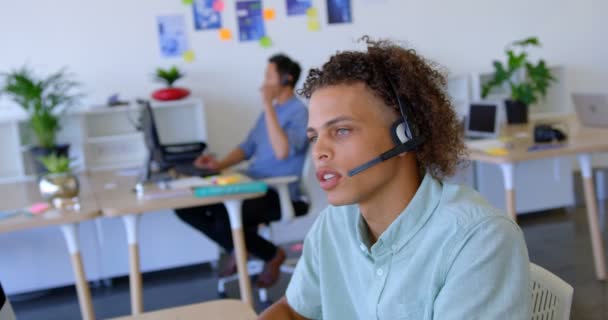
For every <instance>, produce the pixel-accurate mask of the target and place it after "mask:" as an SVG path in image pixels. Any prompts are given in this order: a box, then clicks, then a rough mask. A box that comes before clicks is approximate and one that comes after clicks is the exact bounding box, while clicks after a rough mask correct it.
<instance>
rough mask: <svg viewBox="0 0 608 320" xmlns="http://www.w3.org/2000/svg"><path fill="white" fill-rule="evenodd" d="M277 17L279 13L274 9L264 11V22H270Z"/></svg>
mask: <svg viewBox="0 0 608 320" xmlns="http://www.w3.org/2000/svg"><path fill="white" fill-rule="evenodd" d="M276 17H277V12H276V11H275V10H274V9H272V8H269V9H264V20H266V21H269V20H274V18H276Z"/></svg>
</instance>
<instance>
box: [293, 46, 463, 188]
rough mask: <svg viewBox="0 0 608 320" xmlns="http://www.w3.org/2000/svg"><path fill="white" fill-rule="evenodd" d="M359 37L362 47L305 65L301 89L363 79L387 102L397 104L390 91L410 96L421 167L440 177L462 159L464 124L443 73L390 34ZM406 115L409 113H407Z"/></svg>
mask: <svg viewBox="0 0 608 320" xmlns="http://www.w3.org/2000/svg"><path fill="white" fill-rule="evenodd" d="M360 41H363V42H365V44H366V45H367V52H361V51H344V52H338V53H336V54H335V55H333V56H332V57H331V58H330V59H329V61H328V62H326V63H325V64H324V65H323V67H322V68H320V69H312V70H310V72H309V74H308V77H307V78H306V82H305V83H304V87H303V88H302V89H301V90H299V91H298V93H299V94H300V95H303V96H304V97H306V98H308V99H310V97H311V96H312V94H313V93H314V92H315V90H317V89H320V88H324V87H328V86H333V85H339V84H355V83H359V82H362V83H364V84H365V85H366V86H367V87H368V88H370V89H371V90H372V91H373V93H374V94H375V95H376V96H377V97H379V98H380V99H382V101H384V103H385V104H386V105H387V106H390V107H392V108H394V109H395V110H398V106H397V101H396V97H395V93H394V91H393V89H392V87H391V83H392V84H393V85H394V87H395V90H396V91H397V92H398V94H399V95H400V96H401V97H404V98H405V99H406V101H409V102H410V105H411V108H412V109H414V110H413V112H411V111H410V112H408V113H409V114H411V115H413V117H412V118H413V119H409V120H410V122H414V125H415V126H417V127H418V128H419V130H420V132H421V134H422V135H424V138H425V141H424V143H423V144H422V146H420V147H419V148H418V150H417V151H416V158H417V161H418V165H419V168H420V170H421V172H423V173H424V172H428V173H430V174H431V175H432V176H433V177H434V178H436V179H439V180H443V178H445V177H449V176H451V175H453V174H454V172H455V171H456V169H457V167H458V166H459V165H461V164H463V163H465V161H464V159H465V156H466V147H465V145H464V142H463V137H462V136H463V130H462V127H461V124H460V122H459V121H458V118H457V116H456V113H455V112H454V108H453V106H452V103H451V102H450V100H449V98H448V96H447V94H446V92H445V87H446V78H445V76H444V75H443V74H442V72H441V71H440V69H439V67H438V66H437V65H436V64H435V63H433V62H430V61H428V60H426V59H425V58H423V57H422V56H420V55H419V54H417V53H416V51H415V50H413V49H406V48H403V47H401V46H399V45H397V44H395V43H393V42H391V41H389V40H379V41H373V40H370V39H369V37H367V36H365V37H363V38H361V40H360ZM408 117H409V116H408Z"/></svg>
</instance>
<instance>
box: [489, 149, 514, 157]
mask: <svg viewBox="0 0 608 320" xmlns="http://www.w3.org/2000/svg"><path fill="white" fill-rule="evenodd" d="M485 152H486V153H487V154H489V155H491V156H506V155H507V154H509V150H507V149H505V148H488V149H486V150H485Z"/></svg>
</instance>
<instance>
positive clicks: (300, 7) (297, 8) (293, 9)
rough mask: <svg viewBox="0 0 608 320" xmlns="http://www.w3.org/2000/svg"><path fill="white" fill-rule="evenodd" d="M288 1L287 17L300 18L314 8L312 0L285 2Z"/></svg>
mask: <svg viewBox="0 0 608 320" xmlns="http://www.w3.org/2000/svg"><path fill="white" fill-rule="evenodd" d="M285 1H287V15H288V16H299V15H304V14H306V10H308V9H310V7H312V3H311V2H312V0H285Z"/></svg>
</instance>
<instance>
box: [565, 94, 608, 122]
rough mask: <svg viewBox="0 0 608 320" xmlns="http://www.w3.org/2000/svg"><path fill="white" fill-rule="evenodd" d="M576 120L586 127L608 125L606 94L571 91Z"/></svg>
mask: <svg viewBox="0 0 608 320" xmlns="http://www.w3.org/2000/svg"><path fill="white" fill-rule="evenodd" d="M572 100H573V101H574V107H575V108H576V114H577V115H578V120H579V121H580V122H581V124H583V125H584V126H587V127H608V94H597V93H573V94H572Z"/></svg>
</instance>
